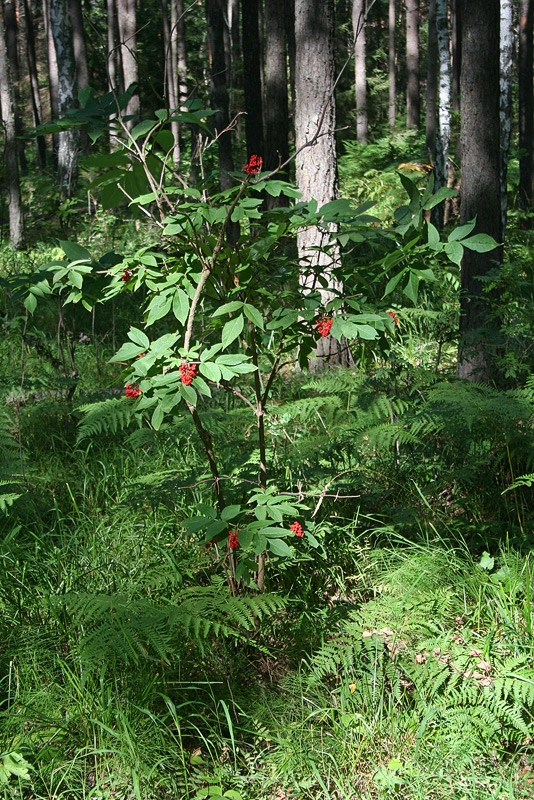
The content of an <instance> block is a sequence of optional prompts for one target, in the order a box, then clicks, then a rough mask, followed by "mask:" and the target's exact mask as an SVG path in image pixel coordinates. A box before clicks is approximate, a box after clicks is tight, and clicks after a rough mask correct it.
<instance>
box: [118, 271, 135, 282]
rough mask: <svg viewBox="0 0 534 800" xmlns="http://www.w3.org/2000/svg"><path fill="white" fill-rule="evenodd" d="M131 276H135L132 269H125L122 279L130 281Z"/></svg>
mask: <svg viewBox="0 0 534 800" xmlns="http://www.w3.org/2000/svg"><path fill="white" fill-rule="evenodd" d="M130 278H133V272H132V270H131V269H125V270H124V272H123V273H122V278H121V281H129V280H130Z"/></svg>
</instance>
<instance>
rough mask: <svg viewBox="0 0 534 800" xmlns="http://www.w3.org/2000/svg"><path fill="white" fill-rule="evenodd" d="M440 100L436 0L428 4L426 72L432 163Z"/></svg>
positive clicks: (428, 129)
mask: <svg viewBox="0 0 534 800" xmlns="http://www.w3.org/2000/svg"><path fill="white" fill-rule="evenodd" d="M437 101H438V37H437V32H436V0H430V3H429V6H428V52H427V73H426V131H425V142H426V148H427V150H428V152H429V155H430V160H431V163H432V164H433V163H434V159H435V156H436V133H437V132H436V106H437Z"/></svg>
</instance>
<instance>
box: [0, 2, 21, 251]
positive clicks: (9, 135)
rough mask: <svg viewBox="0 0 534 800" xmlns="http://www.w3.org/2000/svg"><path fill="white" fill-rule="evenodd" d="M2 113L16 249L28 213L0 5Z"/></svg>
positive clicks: (19, 245) (12, 242)
mask: <svg viewBox="0 0 534 800" xmlns="http://www.w3.org/2000/svg"><path fill="white" fill-rule="evenodd" d="M0 115H1V117H2V127H3V129H4V163H5V180H6V186H7V194H8V208H9V235H10V239H11V244H12V246H13V247H15V248H16V249H19V248H21V247H22V246H23V245H24V216H23V210H22V200H21V194H20V175H19V165H18V161H17V138H16V127H15V93H14V89H13V80H12V77H11V67H10V64H9V58H8V53H7V45H6V35H5V27H4V15H3V9H2V8H1V7H0Z"/></svg>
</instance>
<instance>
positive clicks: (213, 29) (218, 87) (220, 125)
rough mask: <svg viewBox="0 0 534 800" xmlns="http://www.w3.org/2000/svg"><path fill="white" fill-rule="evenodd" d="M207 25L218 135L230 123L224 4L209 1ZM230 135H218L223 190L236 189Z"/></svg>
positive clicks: (215, 0)
mask: <svg viewBox="0 0 534 800" xmlns="http://www.w3.org/2000/svg"><path fill="white" fill-rule="evenodd" d="M205 7H206V21H207V27H208V54H209V65H210V83H211V106H212V108H214V109H215V110H216V112H217V113H216V114H215V117H214V121H215V129H216V132H217V133H218V134H221V131H225V129H226V128H227V127H228V125H229V123H230V107H229V98H228V87H227V76H226V59H225V54H224V25H225V19H224V14H223V7H222V0H206V6H205ZM231 136H232V135H231V133H230V132H229V131H227V132H226V133H222V134H221V135H219V137H218V139H217V144H218V146H219V166H220V170H221V174H220V181H221V188H222V189H229V188H230V187H231V186H232V185H233V181H232V179H231V177H230V176H229V175H228V172H230V171H232V170H233V168H234V159H233V155H232V138H231Z"/></svg>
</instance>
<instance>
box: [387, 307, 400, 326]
mask: <svg viewBox="0 0 534 800" xmlns="http://www.w3.org/2000/svg"><path fill="white" fill-rule="evenodd" d="M388 314H389V316H390V317H393V322H394V323H395V327H397V326H398V324H399V320H398V319H397V315H396V314H395V312H394V311H388Z"/></svg>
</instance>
